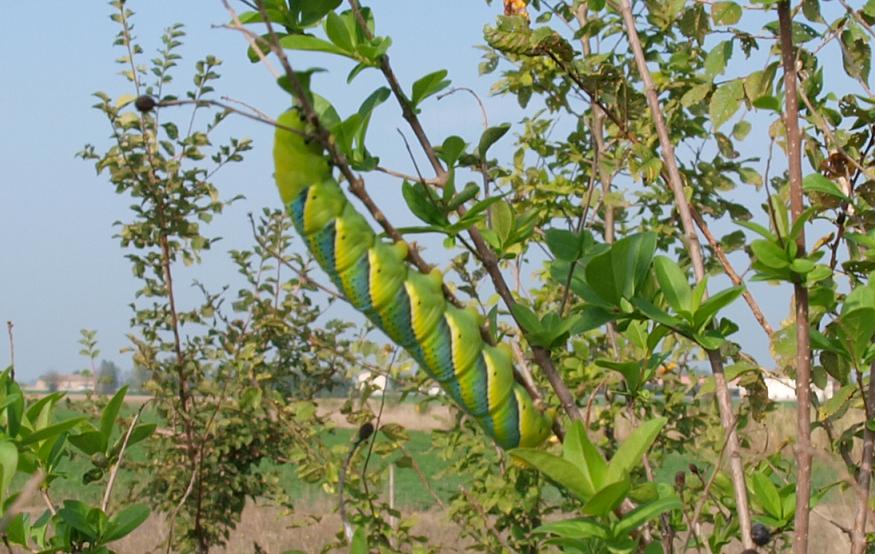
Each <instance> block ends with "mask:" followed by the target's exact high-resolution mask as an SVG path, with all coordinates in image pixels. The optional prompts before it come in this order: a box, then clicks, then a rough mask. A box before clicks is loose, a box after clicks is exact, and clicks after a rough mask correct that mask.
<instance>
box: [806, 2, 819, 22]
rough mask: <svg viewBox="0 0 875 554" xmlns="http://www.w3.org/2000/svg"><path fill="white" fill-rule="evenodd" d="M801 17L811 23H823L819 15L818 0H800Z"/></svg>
mask: <svg viewBox="0 0 875 554" xmlns="http://www.w3.org/2000/svg"><path fill="white" fill-rule="evenodd" d="M802 15H804V16H805V19H807V20H808V21H811V22H812V23H820V22H821V21H823V17H822V16H821V15H820V0H802Z"/></svg>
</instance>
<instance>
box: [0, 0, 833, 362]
mask: <svg viewBox="0 0 875 554" xmlns="http://www.w3.org/2000/svg"><path fill="white" fill-rule="evenodd" d="M372 4H373V5H374V7H375V9H376V14H377V28H378V32H379V33H380V34H388V35H390V36H392V38H393V47H392V49H391V51H390V54H391V57H392V62H393V65H394V66H395V69H396V71H397V73H398V75H399V77H400V79H401V80H402V82H403V83H404V84H405V86H406V87H407V88H409V86H410V83H412V82H413V80H415V79H416V78H418V77H420V76H422V75H424V74H426V73H429V72H431V71H434V70H437V69H440V68H446V69H448V70H449V72H450V77H451V78H452V79H453V84H454V85H456V86H465V87H470V88H472V89H474V90H475V91H477V92H478V93H479V94H480V95H481V97H482V98H484V100H485V101H486V104H487V110H488V113H489V118H490V122H491V123H492V124H496V123H500V122H505V121H507V122H512V123H516V122H518V121H519V120H520V119H521V118H522V117H523V115H524V112H523V111H522V110H521V109H520V108H519V106H518V105H517V104H516V101H515V100H513V99H511V98H502V97H492V96H489V87H490V85H491V84H492V82H493V81H494V79H495V76H494V75H493V76H486V77H479V76H478V74H477V64H478V62H479V58H480V53H479V51H478V50H476V49H475V45H477V44H480V43H482V27H483V25H484V24H487V23H490V22H492V21H493V20H494V17H495V14H496V13H498V11H499V10H500V2H496V3H493V6H486V5H485V2H482V1H472V0H448V1H443V2H435V1H426V0H406V1H398V0H375V1H374V2H373V3H372ZM129 5H130V7H131V8H132V9H134V11H136V12H137V14H136V16H135V18H134V23H135V26H136V29H135V33H136V35H137V36H138V37H139V40H140V43H141V44H142V46H143V47H144V49H145V52H146V55H147V57H151V56H152V55H153V53H154V52H155V50H156V49H157V48H158V45H159V37H160V33H161V31H162V29H163V28H164V27H166V26H168V25H170V24H171V23H174V22H177V21H179V22H182V23H184V24H185V30H186V32H187V34H188V36H187V37H186V38H185V47H184V48H183V49H182V51H181V52H182V54H183V56H184V59H183V61H182V63H181V66H180V67H179V68H177V72H176V81H177V82H176V90H175V92H176V93H180V94H181V93H182V92H183V91H184V90H187V89H188V87H189V84H190V76H191V71H192V68H193V65H194V62H195V61H196V59H197V58H198V57H201V56H203V55H206V54H214V55H216V56H217V57H219V58H220V59H222V60H223V62H224V64H223V65H222V67H221V68H220V73H221V74H222V79H221V81H219V82H218V85H217V90H218V94H219V95H227V96H230V97H233V98H236V99H239V100H243V101H245V102H247V103H249V104H251V105H254V106H257V107H258V108H259V109H261V110H263V111H264V112H266V113H269V114H278V113H280V112H281V111H282V110H283V109H284V108H285V106H286V105H287V103H288V97H287V96H286V95H285V94H284V93H283V92H282V91H281V90H280V89H279V88H278V87H276V86H275V85H274V84H273V82H272V78H271V76H270V75H269V74H268V73H267V71H266V70H265V69H264V67H262V66H260V65H258V64H251V63H250V62H249V61H248V60H247V59H246V57H245V43H244V41H243V39H242V37H241V36H240V35H239V34H237V33H234V32H232V31H228V30H224V29H217V28H213V25H216V24H221V23H224V22H225V21H226V20H227V14H226V12H225V11H224V9H223V8H222V5H221V2H220V1H219V0H189V1H185V2H180V1H178V0H176V1H173V0H150V1H148V2H146V1H139V2H137V1H130V2H129ZM238 5H239V4H238ZM41 6H42V7H43V13H44V14H46V15H45V17H42V18H41V19H40V21H39V24H38V25H34V24H31V23H29V20H28V19H27V18H26V17H25V15H26V14H27V12H28V10H26V7H25V8H19V9H12V10H11V12H7V20H8V21H10V22H15V23H14V24H10V25H7V29H6V30H5V32H4V33H0V70H2V74H3V75H4V76H5V79H4V83H3V85H2V86H0V126H2V127H0V128H2V129H3V133H2V135H0V163H2V166H3V168H4V172H3V179H2V182H0V257H2V260H3V262H2V265H0V268H2V270H0V322H3V323H5V321H6V320H11V321H13V322H14V324H15V356H16V362H17V363H16V365H17V370H18V373H19V375H21V376H23V377H24V378H25V379H33V378H35V377H36V376H38V375H39V374H41V373H43V372H45V371H48V370H57V371H65V372H66V371H73V370H76V369H80V368H84V367H85V366H86V361H85V360H84V359H82V358H81V357H80V356H79V355H78V350H79V347H78V345H77V344H76V341H77V340H78V338H79V330H80V329H81V328H90V329H96V330H97V331H98V339H99V341H100V347H101V349H102V357H104V358H107V359H111V360H114V361H116V362H117V363H119V365H120V366H122V367H123V368H128V367H129V366H130V362H129V358H128V356H127V355H126V354H123V353H120V349H122V348H124V347H125V346H126V345H127V339H126V334H127V333H128V332H129V329H128V322H129V317H130V308H129V307H128V304H129V303H130V302H131V301H132V298H133V292H134V290H135V288H136V285H137V282H136V281H135V280H134V279H133V277H132V274H131V271H130V267H129V264H128V262H127V261H126V260H125V259H124V257H123V254H124V253H123V251H122V250H121V248H120V247H119V245H118V242H117V240H116V239H113V238H112V235H113V234H114V229H113V222H114V221H116V220H118V219H128V218H129V215H128V213H127V205H128V201H127V200H126V199H125V198H122V197H120V196H118V195H116V194H115V193H114V191H113V188H112V187H111V186H110V185H109V183H108V181H107V179H106V177H105V176H96V175H95V171H94V168H93V166H92V164H91V163H86V162H83V161H82V160H80V159H76V158H74V154H75V153H76V152H77V151H78V150H80V149H81V147H82V146H83V145H84V144H85V143H93V144H95V145H97V146H98V149H99V150H100V149H102V148H105V147H106V146H107V145H108V144H109V136H108V135H109V126H108V124H107V122H106V121H105V119H104V117H103V115H102V114H101V113H99V112H98V111H97V110H94V109H92V108H91V105H92V104H94V102H95V100H94V98H93V97H92V96H91V94H92V93H93V92H94V91H97V90H103V91H106V92H108V93H109V94H110V95H111V96H114V97H115V96H119V95H120V94H122V93H126V92H129V87H128V86H127V83H126V82H125V81H124V80H123V79H122V78H121V77H119V76H118V75H117V73H118V71H119V70H120V67H119V66H118V65H117V64H115V63H114V62H113V60H114V58H116V57H117V56H119V55H120V52H119V50H118V49H115V48H113V47H112V42H113V38H114V36H115V34H116V32H117V30H118V29H117V27H116V25H115V24H114V23H112V22H111V21H110V20H109V17H108V16H109V14H110V12H111V9H110V7H109V6H108V5H107V4H106V3H104V2H95V1H90V2H64V1H59V0H52V1H48V2H43V3H41ZM15 12H19V13H18V14H17V15H16V13H15ZM144 61H145V58H144ZM734 64H737V65H738V66H739V67H740V68H741V69H742V70H743V69H744V67H743V66H744V64H745V62H744V61H743V60H742V56H741V55H740V54H738V53H737V54H736V59H735V61H734ZM306 65H319V66H322V67H326V68H328V69H330V70H332V71H331V72H330V73H329V74H327V75H321V76H319V77H317V80H316V81H315V87H316V88H317V90H320V91H321V92H323V94H324V95H325V96H328V97H329V98H330V99H331V100H332V101H333V102H334V103H335V104H336V106H337V107H338V109H339V110H340V112H341V113H348V112H349V111H350V110H352V109H355V108H357V106H358V103H359V102H360V99H361V98H363V97H364V94H363V93H362V92H361V91H362V90H363V89H364V90H367V91H370V90H373V89H374V88H376V87H378V86H380V85H382V82H380V80H379V79H378V75H377V74H376V72H370V73H368V72H366V73H365V74H362V75H361V76H360V77H358V78H357V80H356V81H355V82H354V85H355V87H356V88H350V87H348V86H347V85H346V83H345V76H346V73H347V71H348V70H349V68H350V65H349V64H347V63H345V62H339V61H337V60H334V59H331V58H328V57H324V56H322V57H320V56H314V57H310V58H307V60H306V62H302V63H301V67H303V66H306ZM835 65H836V66H838V68H837V69H836V68H835V67H833V68H830V71H838V72H840V71H841V70H840V63H839V64H835ZM747 71H750V69H749V68H748V69H747ZM183 115H184V114H182V113H180V114H178V116H179V117H180V118H181V117H182V116H183ZM422 120H423V123H424V125H425V127H426V129H427V131H428V132H429V133H430V134H432V135H433V136H435V137H441V138H442V137H445V136H447V135H449V134H459V135H461V136H463V137H465V138H466V139H467V140H468V141H469V142H476V140H477V138H478V137H479V134H480V132H481V127H480V125H481V121H480V112H479V109H478V107H477V105H476V103H475V102H474V101H473V99H472V98H471V97H470V96H468V95H467V94H456V95H453V96H451V97H448V98H446V99H444V100H441V101H439V102H438V101H435V100H430V101H429V103H428V104H427V105H426V106H425V108H424V111H423V114H422ZM201 121H203V119H201ZM753 122H754V126H755V131H754V132H755V133H756V132H757V131H756V130H757V129H760V131H763V130H764V128H765V126H766V125H767V123H768V122H762V121H759V122H758V121H753ZM223 126H224V127H225V129H224V132H225V133H226V134H230V135H234V136H238V137H250V138H252V139H253V140H254V150H253V151H252V152H250V153H248V154H247V156H246V159H245V162H244V163H243V164H239V165H238V166H236V167H232V168H229V169H228V170H223V172H222V173H220V174H219V175H218V176H217V178H216V179H215V182H216V184H217V185H218V186H219V188H220V190H221V191H222V193H223V194H224V195H225V196H226V197H231V196H233V195H236V194H244V195H245V196H246V199H245V200H244V201H242V202H239V203H238V204H236V205H235V206H234V207H233V208H232V209H230V210H228V211H227V212H225V214H223V215H222V216H221V217H219V218H218V220H217V222H216V224H215V225H214V226H213V227H212V229H211V233H212V234H213V235H220V236H222V237H224V239H223V240H222V241H221V242H220V243H218V244H217V246H216V248H215V249H214V251H213V252H211V253H208V254H207V256H206V259H205V264H204V266H203V267H201V268H198V269H195V270H183V269H180V270H179V273H178V274H177V277H176V281H177V283H179V284H180V289H181V295H182V301H183V302H185V301H193V300H194V299H195V298H196V297H195V295H194V293H193V291H192V290H191V288H190V287H189V286H188V285H189V284H190V283H191V281H192V279H193V278H195V277H196V278H198V279H200V280H202V281H204V282H205V283H206V284H207V285H209V286H212V287H219V286H221V285H222V284H224V283H227V282H233V281H234V279H235V276H234V269H233V267H232V266H231V264H230V263H229V262H228V260H227V256H226V254H225V253H226V251H227V250H228V249H230V248H242V247H247V246H249V245H250V244H251V236H250V231H249V227H248V222H247V220H246V217H245V215H246V213H247V212H257V211H259V210H260V209H261V207H263V206H277V204H278V198H277V195H276V192H275V188H274V186H273V184H272V178H271V172H272V163H271V161H270V148H269V145H270V140H271V134H272V130H271V129H270V128H269V127H267V126H264V125H258V124H254V123H253V122H251V121H249V120H245V119H241V118H234V119H232V120H230V121H228V122H227V124H223ZM396 127H402V128H403V130H404V131H405V132H406V133H407V134H408V135H409V132H408V131H407V129H406V127H403V121H402V120H401V118H400V114H399V110H398V108H397V105H396V104H394V103H393V102H392V101H390V102H387V103H386V104H385V105H384V106H383V107H382V108H381V109H380V111H379V112H378V114H377V116H376V118H375V120H374V123H373V124H372V130H371V134H370V137H371V141H370V142H371V149H372V150H373V151H374V153H375V154H377V155H379V156H381V158H382V160H383V163H384V164H385V165H387V166H389V167H393V168H396V169H400V170H403V171H405V172H408V173H412V167H411V166H410V162H409V160H408V158H407V154H406V152H405V151H404V149H403V147H402V146H401V143H400V139H399V137H398V134H397V131H396V130H395V129H396ZM504 144H505V146H504V147H503V148H504V150H503V151H504V152H505V153H508V152H509V151H510V149H509V146H510V144H511V141H510V140H508V139H507V138H506V139H505V143H504ZM767 144H768V143H767V141H766V140H765V139H763V140H759V141H754V142H753V143H752V144H751V145H749V146H748V148H750V149H751V151H752V152H754V153H755V154H757V155H763V156H764V150H765V145H767ZM497 152H498V153H501V152H502V150H501V149H498V150H497ZM778 158H780V156H778ZM421 167H425V165H424V164H421ZM782 167H783V164H782V162H781V161H777V162H776V163H775V164H774V165H773V172H774V171H778V170H780V169H781V168H782ZM773 174H774V173H773ZM368 185H369V189H370V190H371V191H372V193H373V194H374V196H375V197H376V198H377V200H378V201H379V202H381V203H383V205H385V206H386V210H387V211H388V212H390V213H391V214H392V216H393V220H394V221H395V222H396V223H397V224H400V225H404V224H410V223H412V222H413V220H412V219H411V218H410V216H409V215H408V214H407V213H406V208H404V207H403V202H401V200H400V189H399V183H398V182H397V180H394V179H390V178H386V177H383V176H379V175H377V174H373V176H372V177H369V179H368ZM739 194H740V196H739V198H740V201H742V202H745V203H747V204H748V205H751V204H752V203H753V202H756V203H757V204H758V202H759V195H758V194H757V193H754V192H752V190H751V189H749V188H748V189H746V190H742V191H740V192H739ZM753 205H754V206H755V205H756V204H753ZM751 209H752V210H753V211H755V212H756V211H757V210H756V209H755V208H753V207H752V208H751ZM396 211H397V213H396ZM758 215H759V214H758ZM717 228H718V229H719V230H722V231H723V232H726V231H728V228H727V227H725V226H721V225H718V226H717ZM812 238H816V237H812ZM430 255H432V256H433V258H434V259H439V258H440V256H442V254H440V253H438V252H437V251H435V249H434V247H433V248H432V249H431V251H430ZM733 259H734V260H735V261H736V263H737V266H738V267H740V268H744V267H746V265H747V260H746V256H743V255H740V256H738V255H737V256H735V257H734V258H733ZM715 282H716V285H715V286H716V288H722V286H725V282H721V280H720V279H717V280H716V281H715ZM712 288H715V287H712ZM754 290H755V292H757V294H758V296H759V297H760V299H761V302H762V303H763V305H764V307H765V309H766V311H767V312H768V313H769V315H770V319H771V320H772V323H773V325H776V326H777V324H778V323H779V320H780V318H782V317H784V314H785V313H786V309H787V302H788V298H789V296H788V295H787V294H786V291H785V290H778V289H775V288H773V287H770V286H769V285H757V286H756V287H755V289H754ZM332 310H336V313H335V314H333V315H337V316H348V315H350V314H349V312H348V311H345V310H344V309H343V308H332ZM731 315H732V316H733V317H735V318H737V319H738V320H739V321H740V322H741V324H742V331H741V334H740V336H739V337H737V340H740V341H741V342H742V343H743V344H744V343H747V346H748V350H749V351H751V352H752V353H753V354H754V355H755V356H757V357H759V358H760V359H761V360H763V361H767V358H768V354H767V345H766V344H765V341H764V339H763V335H762V333H761V332H760V330H759V329H758V327H756V324H755V323H754V321H753V319H752V318H751V317H750V316H749V315H748V313H747V310H746V308H745V306H744V305H743V303H742V302H740V301H739V302H738V303H737V304H736V305H735V306H734V307H733V308H732V310H731ZM8 360H9V349H8V345H7V342H6V339H5V332H4V337H3V340H2V341H0V366H5V365H6V363H7V362H8Z"/></svg>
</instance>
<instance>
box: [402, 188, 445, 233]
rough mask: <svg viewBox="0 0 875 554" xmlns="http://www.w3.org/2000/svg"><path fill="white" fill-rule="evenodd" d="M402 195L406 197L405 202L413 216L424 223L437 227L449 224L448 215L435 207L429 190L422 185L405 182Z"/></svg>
mask: <svg viewBox="0 0 875 554" xmlns="http://www.w3.org/2000/svg"><path fill="white" fill-rule="evenodd" d="M401 195H402V196H403V197H404V201H405V202H407V207H408V208H410V211H411V212H413V215H415V216H416V217H418V218H419V219H421V220H422V221H424V222H426V223H428V224H430V225H436V226H442V225H446V224H447V223H448V221H447V219H446V215H444V214H443V213H442V212H441V210H440V209H438V207H437V206H435V204H434V202H433V201H432V198H431V196H430V195H429V191H428V189H427V188H426V187H425V185H423V184H422V183H410V182H407V181H404V183H403V184H402V185H401Z"/></svg>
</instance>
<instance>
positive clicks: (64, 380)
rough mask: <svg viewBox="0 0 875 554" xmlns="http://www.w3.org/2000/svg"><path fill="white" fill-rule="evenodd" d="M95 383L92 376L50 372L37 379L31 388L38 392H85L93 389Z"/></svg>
mask: <svg viewBox="0 0 875 554" xmlns="http://www.w3.org/2000/svg"><path fill="white" fill-rule="evenodd" d="M95 383H96V379H95V378H94V376H86V375H80V374H78V373H50V374H47V375H43V376H42V377H40V378H39V379H37V380H36V383H34V385H33V390H34V391H38V392H52V391H64V392H86V391H93V390H94V385H95Z"/></svg>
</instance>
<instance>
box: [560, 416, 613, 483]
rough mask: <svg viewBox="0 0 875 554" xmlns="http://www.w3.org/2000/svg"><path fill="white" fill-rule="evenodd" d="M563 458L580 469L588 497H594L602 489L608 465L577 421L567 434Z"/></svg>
mask: <svg viewBox="0 0 875 554" xmlns="http://www.w3.org/2000/svg"><path fill="white" fill-rule="evenodd" d="M562 456H563V457H564V458H565V459H566V460H568V461H569V462H571V463H572V464H574V465H575V466H576V467H577V468H579V469H580V472H581V474H583V486H584V487H585V488H586V489H587V495H588V496H592V495H594V494H595V493H596V491H597V490H598V489H600V488H602V485H603V484H604V478H605V472H606V471H607V469H608V464H607V463H606V462H605V460H604V458H602V455H601V454H600V453H599V451H598V450H596V447H595V446H594V445H593V444H592V442H590V440H589V437H588V436H587V434H586V429H584V428H583V423H581V422H580V421H575V422H574V423H572V424H571V427H570V428H569V429H568V431H567V432H566V434H565V442H564V443H562Z"/></svg>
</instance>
